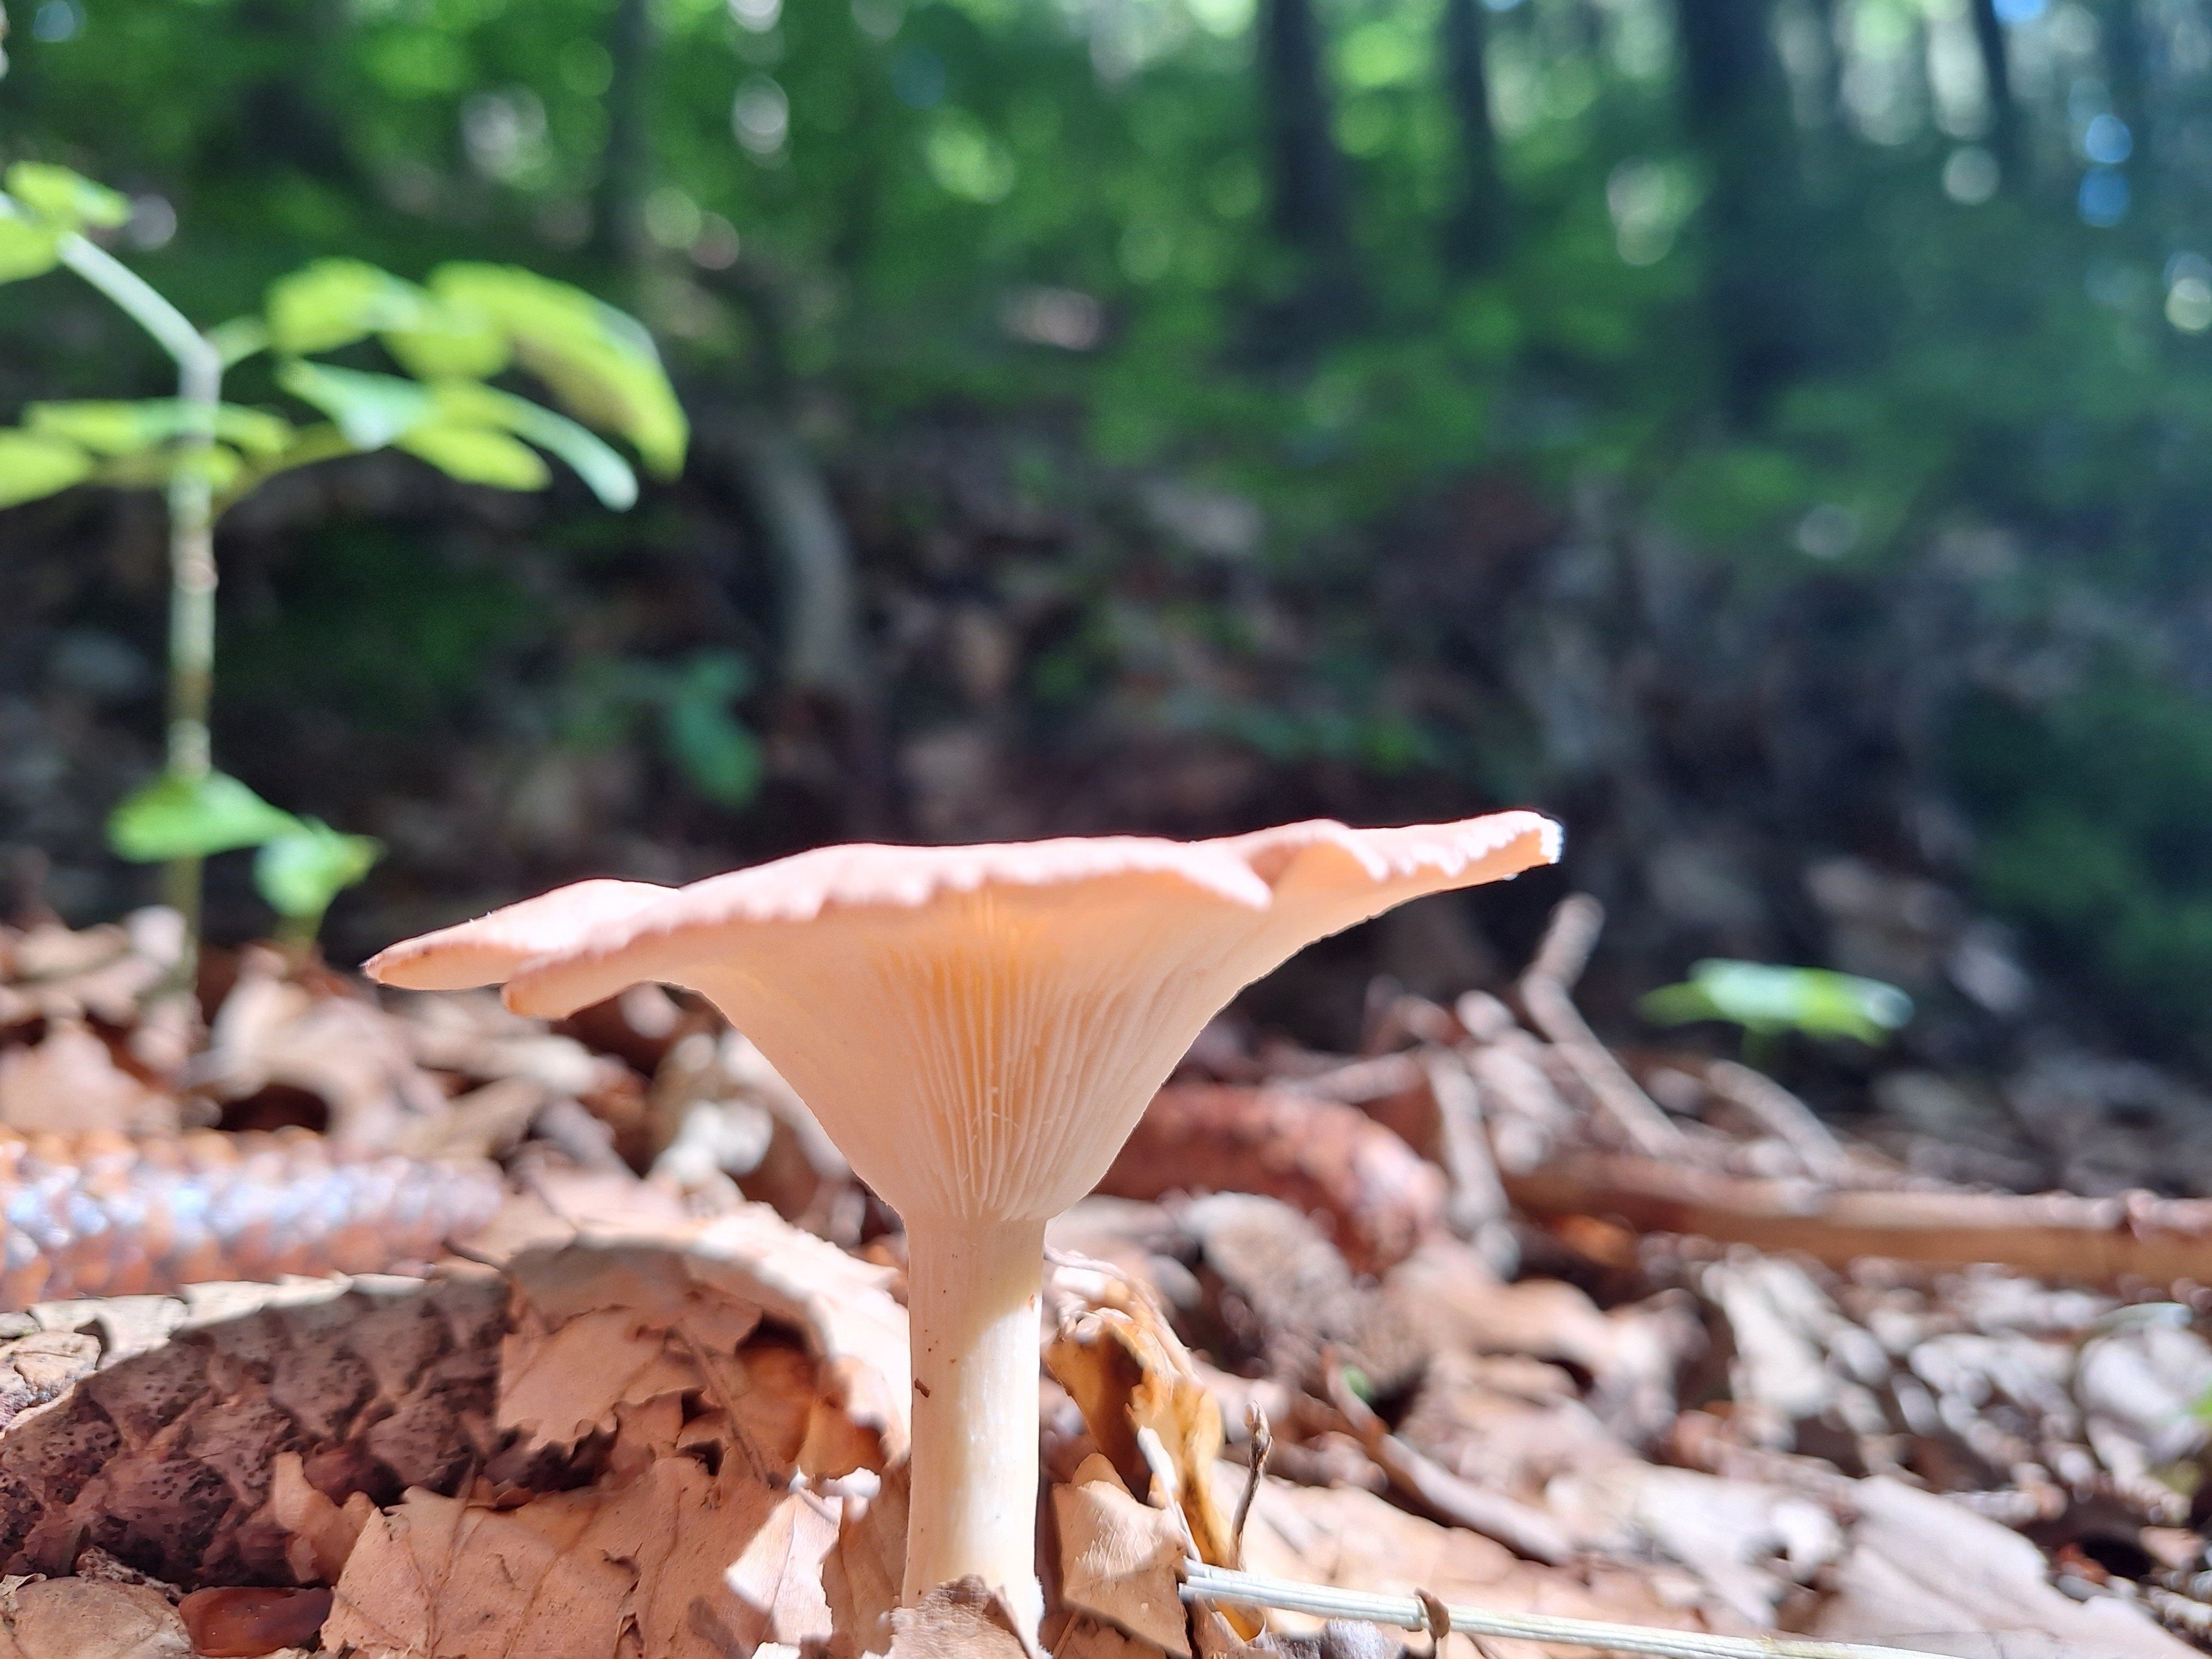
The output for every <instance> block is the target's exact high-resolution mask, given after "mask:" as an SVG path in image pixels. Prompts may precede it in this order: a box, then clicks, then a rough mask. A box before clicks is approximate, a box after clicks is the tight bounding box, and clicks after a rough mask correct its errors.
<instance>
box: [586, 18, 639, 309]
mask: <svg viewBox="0 0 2212 1659" xmlns="http://www.w3.org/2000/svg"><path fill="white" fill-rule="evenodd" d="M607 56H608V58H609V59H610V60H611V65H612V74H611V77H610V78H609V80H608V82H607V143H606V149H605V150H604V151H603V152H602V153H601V157H600V164H599V187H598V189H597V191H595V192H594V195H593V199H592V243H593V246H594V249H595V251H596V252H598V253H599V257H600V258H603V259H605V260H606V261H607V262H608V263H609V264H612V265H614V266H615V267H617V269H618V270H621V271H622V272H623V276H624V278H625V280H626V281H634V280H635V277H636V276H637V274H638V273H639V271H640V270H641V269H642V267H643V265H644V264H645V259H646V234H645V197H646V192H647V191H649V190H650V189H652V187H653V148H652V142H651V139H650V137H649V136H648V135H647V131H646V117H647V108H648V106H649V104H650V101H651V99H650V91H651V88H650V84H649V83H650V82H651V80H652V77H653V14H652V9H651V7H650V4H649V0H615V9H614V15H612V16H611V18H610V19H609V20H608V24H607Z"/></svg>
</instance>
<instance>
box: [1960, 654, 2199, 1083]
mask: <svg viewBox="0 0 2212 1659" xmlns="http://www.w3.org/2000/svg"><path fill="white" fill-rule="evenodd" d="M1952 739H1953V750H1954V760H1953V763H1954V766H1955V768H1956V769H1957V770H1958V773H1959V775H1960V779H1961V781H1962V783H1963V785H1964V787H1965V790H1966V801H1967V804H1968V805H1969V807H1970V808H1971V809H1972V811H1973V813H1974V816H1975V818H1976V822H1977V824H1978V828H1979V829H1981V832H1982V834H1981V842H1980V846H1979V848H1978V851H1977V854H1976V857H1975V863H1974V868H1975V873H1976V876H1977V878H1978V883H1979V885H1980V889H1981V892H1982V896H1983V897H1984V900H1985V901H1986V902H1988V903H1989V904H1990V906H1991V907H1992V908H1995V909H1996V911H1997V912H1998V913H1999V914H2000V915H2004V916H2006V917H2008V919H2010V920H2011V921H2015V922H2017V923H2018V924H2020V925H2021V927H2024V928H2026V929H2027V931H2028V932H2029V933H2031V934H2032V935H2033V936H2034V937H2035V938H2036V939H2038V940H2039V942H2040V943H2042V944H2043V945H2045V947H2046V950H2047V951H2048V954H2049V955H2050V957H2051V959H2052V960H2053V961H2055V962H2058V963H2066V964H2069V966H2070V969H2071V972H2072V975H2073V976H2074V977H2075V980H2076V982H2077V984H2079V985H2080V986H2081V988H2083V989H2086V990H2088V991H2089V992H2091V993H2092V994H2100V993H2101V1000H2102V1001H2103V1002H2104V1003H2105V1005H2106V1011H2107V1012H2108V1013H2109V1014H2110V1016H2111V1017H2112V1018H2114V1019H2115V1020H2116V1021H2117V1022H2118V1023H2119V1024H2123V1025H2124V1026H2126V1027H2128V1028H2130V1029H2131V1030H2133V1031H2134V1032H2135V1033H2136V1034H2137V1035H2138V1036H2143V1037H2148V1038H2152V1039H2163V1040H2166V1041H2175V1042H2183V1043H2185V1044H2188V1045H2190V1046H2191V1047H2193V1048H2196V1049H2197V1051H2198V1052H2199V1053H2200V1054H2212V1037H2208V1036H2207V1035H2206V1028H2205V1025H2204V1021H2203V1011H2204V987H2206V986H2207V985H2212V837H2208V836H2206V835H2205V834H2204V832H2203V825H2205V824H2206V823H2212V710H2208V709H2207V708H2205V707H2204V705H2203V703H2201V702H2198V701H2197V699H2196V698H2194V697H2191V696H2185V695H2183V694H2181V693H2179V692H2178V691H2177V690H2174V689H2173V688H2172V686H2170V685H2167V684H2162V683H2161V682H2160V679H2159V678H2155V677H2153V676H2150V675H2148V674H2146V673H2145V672H2143V671H2142V670H2141V669H2140V668H2139V667H2130V666H2127V665H2120V664H2110V665H2106V666H2104V667H2103V668H2102V669H2101V670H2100V671H2099V672H2098V673H2097V675H2096V678H2095V679H2094V680H2093V683H2092V684H2090V685H2089V686H2088V687H2087V688H2086V689H2085V690H2082V691H2081V693H2079V694H2077V695H2076V696H2072V697H2069V698H2067V699H2064V700H2063V701H2057V702H2053V703H2051V704H2050V705H2049V706H2046V707H2043V708H2037V707H2034V706H2032V705H2023V704H2022V703H2021V702H2017V701H2013V700H2007V699H2001V698H1998V697H1996V696H1989V695H1982V696H1975V697H1972V698H1970V699H1968V700H1967V701H1966V702H1965V703H1964V704H1963V705H1962V706H1961V708H1960V712H1959V716H1958V720H1957V723H1956V725H1955V726H1954V731H1953V733H1952Z"/></svg>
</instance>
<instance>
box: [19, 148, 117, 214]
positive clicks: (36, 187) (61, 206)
mask: <svg viewBox="0 0 2212 1659" xmlns="http://www.w3.org/2000/svg"><path fill="white" fill-rule="evenodd" d="M8 193H9V195H10V196H12V197H15V199H16V200H17V201H18V202H21V204H23V205H24V206H25V207H27V208H28V209H29V210H31V211H32V212H33V214H35V215H37V216H39V217H40V218H41V219H43V220H45V221H46V222H47V223H48V224H50V225H55V226H58V227H59V228H62V229H64V230H81V229H82V228H84V227H85V226H87V225H105V226H110V227H112V226H115V225H119V224H121V223H122V222H124V221H125V220H126V219H128V218H129V217H130V216H131V203H130V200H129V198H127V197H123V196H120V195H118V194H117V193H116V192H115V191H112V190H110V189H108V188H107V186H106V185H95V184H94V183H93V182H92V180H91V179H88V178H86V177H85V176H84V175H83V174H82V173H72V172H70V169H69V168H67V167H56V166H55V165H54V164H53V163H52V162H51V161H18V162H16V163H15V165H14V166H13V167H9V169H8Z"/></svg>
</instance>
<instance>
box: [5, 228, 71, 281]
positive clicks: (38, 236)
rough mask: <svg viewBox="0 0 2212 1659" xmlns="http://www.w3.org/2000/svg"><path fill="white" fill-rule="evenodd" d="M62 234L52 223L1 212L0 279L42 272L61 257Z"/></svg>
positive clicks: (41, 274)
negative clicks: (45, 223)
mask: <svg viewBox="0 0 2212 1659" xmlns="http://www.w3.org/2000/svg"><path fill="white" fill-rule="evenodd" d="M61 246H62V234H61V232H59V231H58V230H56V229H55V228H53V227H52V226H51V225H39V224H33V223H32V222H30V221H29V220H27V219H16V218H11V217H9V216H4V215H0V283H15V282H20V281H21V280H22V279H23V278H24V277H26V276H43V275H44V274H45V273H46V272H47V271H49V270H52V269H53V268H54V266H55V265H56V264H58V263H59V261H60V259H61Z"/></svg>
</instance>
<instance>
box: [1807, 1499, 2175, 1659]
mask: <svg viewBox="0 0 2212 1659" xmlns="http://www.w3.org/2000/svg"><path fill="white" fill-rule="evenodd" d="M1852 1502H1853V1504H1854V1506H1855V1507H1856V1508H1857V1510H1858V1519H1857V1523H1856V1524H1855V1525H1854V1526H1853V1527H1852V1528H1851V1533H1850V1549H1849V1551H1848V1553H1846V1554H1845V1555H1844V1559H1843V1560H1842V1561H1841V1562H1840V1563H1839V1564H1838V1565H1837V1566H1836V1567H1835V1568H1834V1569H1833V1571H1832V1576H1831V1577H1832V1584H1833V1587H1834V1589H1833V1594H1832V1595H1830V1596H1829V1597H1828V1599H1827V1600H1826V1601H1825V1602H1824V1603H1823V1604H1822V1606H1821V1607H1820V1613H1819V1614H1818V1615H1817V1616H1816V1618H1815V1619H1814V1623H1813V1626H1812V1629H1813V1633H1814V1635H1817V1636H1825V1637H1829V1638H1834V1639H1840V1640H1845V1641H1862V1642H1865V1641H1873V1642H1879V1641H1884V1640H1892V1639H1893V1640H1895V1641H1898V1642H1899V1643H1910V1644H1911V1645H1913V1646H1915V1647H1919V1646H1925V1645H1928V1644H1929V1643H1928V1640H1927V1638H1944V1637H1948V1638H1953V1640H1951V1641H1945V1642H1943V1643H1942V1647H1943V1648H1952V1649H1953V1650H1954V1651H1960V1652H1967V1651H1974V1650H1978V1649H1979V1650H1987V1648H1988V1647H1989V1646H1990V1644H1989V1642H1988V1639H1987V1638H1988V1637H1990V1636H1996V1637H1997V1638H2000V1639H2001V1640H2006V1641H2019V1642H2021V1643H2022V1645H2023V1647H2024V1648H2025V1650H2027V1651H2028V1652H2032V1653H2034V1654H2035V1655H2037V1656H2038V1659H2184V1656H2186V1655H2188V1654H2191V1653H2194V1652H2195V1651H2196V1650H2195V1649H2193V1648H2191V1646H2190V1645H2189V1644H2187V1643H2185V1642H2183V1641H2181V1640H2180V1639H2179V1638H2176V1637H2172V1636H2169V1635H2167V1634H2166V1632H2164V1631H2162V1630H2160V1629H2159V1628H2158V1626H2155V1625H2154V1624H2153V1623H2151V1621H2150V1620H2148V1618H2146V1617H2145V1616H2144V1615H2143V1614H2142V1613H2139V1612H2138V1611H2136V1609H2135V1608H2134V1607H2130V1606H2128V1605H2127V1604H2126V1603H2125V1602H2124V1601H2119V1600H2118V1599H2116V1598H2113V1597H2110V1596H2100V1597H2099V1598H2097V1599H2096V1600H2095V1601H2075V1600H2074V1599H2073V1598H2072V1597H2070V1596H2068V1595H2064V1594H2063V1593H2062V1592H2061V1591H2059V1590H2057V1589H2053V1588H2052V1587H2051V1584H2050V1583H2048V1582H2047V1572H2048V1569H2047V1568H2046V1566H2045V1562H2044V1559H2043V1552H2042V1551H2040V1550H2039V1549H2038V1548H2036V1547H2035V1546H2034V1545H2033V1544H2031V1543H2030V1542H2028V1541H2027V1539H2025V1538H2022V1537H2021V1535H2020V1534H2018V1533H2015V1532H2014V1531H2012V1530H2011V1529H2010V1528H2006V1527H2002V1526H2000V1525H1998V1524H1997V1523H1996V1522H1994V1521H1987V1520H1984V1519H1983V1518H1982V1517H1981V1516H1978V1515H1976V1514H1974V1513H1973V1512H1972V1510H1967V1509H1966V1508H1964V1507H1963V1506H1961V1505H1960V1504H1954V1503H1953V1502H1951V1501H1950V1500H1949V1499H1948V1498H1940V1497H1937V1496H1936V1494H1934V1493H1932V1492H1915V1491H1914V1490H1913V1489H1912V1488H1911V1487H1910V1486H1904V1485H1901V1484H1900V1483H1899V1482H1897V1481H1894V1480H1862V1481H1860V1482H1858V1483H1857V1487H1856V1488H1855V1490H1854V1492H1853V1498H1852ZM1977 1636H1979V1637H1980V1640H1979V1641H1978V1642H1977V1643H1976V1644H1975V1646H1974V1647H1972V1648H1970V1647H1966V1646H1954V1644H1955V1643H1956V1641H1957V1639H1958V1638H1967V1639H1968V1640H1969V1641H1972V1640H1973V1639H1974V1638H1976V1637H1977ZM2024 1638H2029V1639H2033V1640H2034V1643H2035V1645H2033V1646H2032V1647H2027V1645H2026V1639H2024ZM1940 1650H1941V1649H1939V1651H1940Z"/></svg>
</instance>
